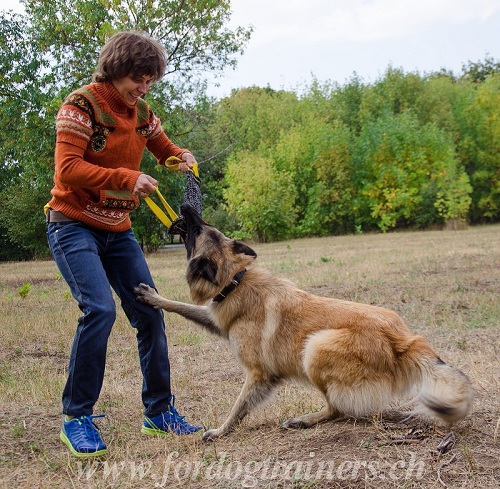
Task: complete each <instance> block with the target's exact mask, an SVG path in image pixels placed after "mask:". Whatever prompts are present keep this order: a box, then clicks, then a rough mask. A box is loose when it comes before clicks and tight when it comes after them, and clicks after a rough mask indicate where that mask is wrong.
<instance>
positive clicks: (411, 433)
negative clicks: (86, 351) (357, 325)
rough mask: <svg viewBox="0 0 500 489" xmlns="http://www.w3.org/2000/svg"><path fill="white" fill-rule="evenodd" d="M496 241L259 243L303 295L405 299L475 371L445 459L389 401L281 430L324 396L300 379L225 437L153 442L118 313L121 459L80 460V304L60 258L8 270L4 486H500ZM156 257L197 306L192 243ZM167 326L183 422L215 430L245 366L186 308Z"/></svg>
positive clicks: (115, 408) (115, 354) (407, 237)
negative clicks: (71, 437) (70, 420)
mask: <svg viewBox="0 0 500 489" xmlns="http://www.w3.org/2000/svg"><path fill="white" fill-rule="evenodd" d="M499 243H500V226H498V225H497V226H488V227H477V228H470V229H468V230H465V231H450V232H448V231H436V232H425V233H421V232H418V233H395V234H386V235H361V236H345V237H331V238H322V239H304V240H297V241H290V242H284V243H275V244H270V245H256V246H255V249H256V251H257V252H258V254H259V258H258V263H260V265H261V266H265V267H267V268H269V269H271V270H272V271H273V272H274V273H276V274H278V275H281V276H284V277H287V278H289V279H291V280H293V281H294V282H296V283H297V284H298V285H300V286H301V287H303V288H305V289H308V290H311V291H314V292H315V293H317V294H320V295H325V296H332V297H339V298H345V299H349V300H355V301H360V302H367V303H372V304H378V305H383V306H386V307H390V308H392V309H395V310H396V311H397V312H399V313H400V314H401V316H402V317H403V318H404V319H405V320H406V321H407V323H408V324H409V325H410V327H411V328H412V329H413V330H414V331H415V332H418V333H419V334H422V335H423V336H425V337H426V338H427V339H428V340H429V342H430V343H431V344H432V345H433V346H434V347H435V348H436V349H437V350H438V351H439V352H440V354H441V356H442V357H443V359H444V360H446V361H448V362H449V363H452V364H454V365H456V366H457V367H460V368H461V369H463V370H464V371H466V372H468V373H469V375H470V376H471V377H472V379H473V381H474V385H475V387H476V390H477V400H476V402H475V406H474V412H473V413H472V414H471V415H470V416H469V417H468V418H467V419H466V420H464V421H463V422H461V423H460V424H459V425H457V426H456V427H455V431H454V433H455V435H456V444H455V446H454V447H453V448H452V449H451V451H448V452H446V453H444V454H441V455H437V454H436V453H435V450H436V448H437V446H438V445H439V443H440V442H441V440H442V438H443V436H444V434H445V433H443V432H441V431H439V430H438V429H436V428H435V427H433V426H429V425H426V424H425V423H422V422H417V421H415V420H412V421H407V422H405V423H401V422H400V416H398V415H397V412H396V411H394V410H392V411H388V412H386V413H382V415H380V416H375V417H373V418H372V419H358V420H353V419H349V420H344V421H342V422H337V423H325V424H322V425H320V426H318V427H317V428H315V429H310V430H302V431H284V430H282V429H280V428H279V425H280V422H281V421H283V420H285V419H287V418H288V417H290V416H293V415H298V414H303V413H304V412H306V411H309V410H314V409H319V408H320V407H321V406H322V403H323V401H322V399H321V397H320V396H319V395H318V394H316V393H315V392H314V391H311V390H308V389H307V388H304V387H302V386H296V385H292V384H287V385H285V386H284V387H282V388H281V389H280V390H279V391H278V393H277V395H276V396H275V398H274V399H273V401H272V402H271V403H269V404H268V405H266V406H265V407H262V408H260V409H259V410H257V411H256V412H254V413H253V414H252V415H251V416H250V417H249V418H248V419H246V420H245V421H244V422H243V423H242V425H241V426H240V427H239V428H238V429H237V430H236V431H235V432H233V433H232V434H230V435H229V436H228V437H226V438H223V439H221V440H218V441H216V442H214V443H210V444H205V443H203V442H202V441H201V437H200V436H199V435H194V436H191V437H165V438H162V439H156V438H148V437H145V436H144V435H141V434H140V425H141V421H142V418H141V410H142V405H141V400H140V387H141V381H142V379H141V375H140V370H139V365H138V359H137V353H136V346H135V338H134V332H133V330H132V328H130V326H128V324H127V322H126V319H125V317H124V315H123V314H120V315H119V318H118V321H117V323H116V325H115V327H114V329H113V332H112V335H111V338H110V342H109V349H108V363H107V365H108V367H107V370H106V377H105V383H104V387H103V391H102V394H101V397H100V401H99V403H98V405H97V406H96V412H98V413H105V414H106V418H104V420H102V421H100V423H99V424H100V426H101V431H102V435H103V438H104V439H105V441H106V442H107V444H108V446H109V449H110V453H109V455H108V457H107V458H105V459H102V460H100V461H92V462H88V463H87V462H85V461H83V462H82V461H80V460H77V459H75V458H74V457H72V456H71V455H70V454H69V453H68V451H67V449H66V448H65V447H64V446H63V445H62V443H61V442H60V441H59V439H58V432H59V426H60V421H61V416H60V409H61V408H60V394H61V390H62V387H63V384H64V382H65V371H66V366H67V357H68V354H69V348H70V344H71V341H72V336H73V332H74V328H75V325H76V319H77V317H78V315H79V311H78V309H77V306H76V304H75V303H74V301H73V299H72V298H71V297H70V296H69V294H68V291H67V286H66V284H65V283H64V281H63V280H62V279H61V278H60V276H59V274H58V272H57V269H56V267H55V264H54V263H53V262H51V261H46V262H30V263H15V264H0V276H1V277H2V278H1V283H0V318H1V324H2V326H1V328H0V487H1V488H13V487H19V488H30V489H33V488H71V487H79V488H80V487H82V488H150V487H169V488H175V487H179V488H181V487H182V488H212V487H218V488H237V487H259V488H264V487H266V488H332V487H339V488H340V487H342V488H375V487H377V488H380V487H383V488H393V487H394V488H441V487H449V488H476V487H477V488H497V487H499V486H500V462H499V459H500V407H499V403H498V399H499V397H500V380H499V379H500V376H499V375H498V372H499V370H500V362H499V355H498V351H499V341H498V333H499V330H498V325H499V318H500V300H499V297H500V294H499V292H500V245H499ZM148 261H149V263H150V266H151V269H152V271H153V275H154V277H155V280H156V282H157V286H158V288H159V290H160V292H161V293H162V294H163V295H166V296H168V297H171V298H174V299H180V300H189V299H188V292H187V286H186V284H185V281H184V267H185V252H184V250H183V249H174V250H169V251H162V252H159V253H156V254H154V255H151V256H149V257H148ZM28 284H29V285H28ZM23 295H25V297H23ZM167 321H168V336H169V342H170V357H171V364H172V376H173V390H174V392H175V394H176V397H177V407H178V409H179V411H180V412H181V413H182V414H186V415H187V419H188V420H190V421H192V422H198V423H203V424H204V425H205V426H206V427H215V426H217V425H219V424H220V423H221V421H222V420H223V419H224V417H225V416H226V414H227V413H228V411H229V409H230V407H231V406H232V404H233V401H234V400H235V398H236V396H237V394H238V392H239V390H240V387H241V383H242V381H243V375H242V372H241V370H240V368H239V366H238V365H237V364H236V362H235V360H234V359H233V358H232V357H231V355H230V353H229V350H228V347H227V345H226V344H225V343H223V342H222V341H221V340H219V339H216V338H214V337H211V336H209V335H207V334H206V333H204V332H203V331H201V330H200V329H199V328H197V327H196V326H195V325H193V324H190V323H188V322H187V321H185V320H184V319H181V318H179V317H176V316H169V317H168V318H167ZM98 422H99V421H98Z"/></svg>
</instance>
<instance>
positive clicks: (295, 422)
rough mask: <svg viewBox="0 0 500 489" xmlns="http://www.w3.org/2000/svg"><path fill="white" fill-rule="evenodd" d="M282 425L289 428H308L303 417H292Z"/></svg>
mask: <svg viewBox="0 0 500 489" xmlns="http://www.w3.org/2000/svg"><path fill="white" fill-rule="evenodd" d="M281 427H282V428H285V429H287V430H301V429H304V428H308V425H307V424H306V423H304V421H303V420H302V419H301V418H291V419H288V420H287V421H285V422H284V423H282V425H281Z"/></svg>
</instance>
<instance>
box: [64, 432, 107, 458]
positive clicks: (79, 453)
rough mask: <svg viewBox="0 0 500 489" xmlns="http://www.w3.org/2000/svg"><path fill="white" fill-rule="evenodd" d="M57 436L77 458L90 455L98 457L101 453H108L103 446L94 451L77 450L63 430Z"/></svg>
mask: <svg viewBox="0 0 500 489" xmlns="http://www.w3.org/2000/svg"><path fill="white" fill-rule="evenodd" d="M59 438H60V439H61V441H62V442H63V443H64V444H65V445H66V446H67V447H68V448H69V450H70V452H71V453H72V454H73V455H75V456H76V457H79V458H90V457H100V456H101V455H106V454H107V453H108V449H107V448H104V449H103V450H97V451H95V452H77V451H76V450H75V449H74V448H73V445H72V444H71V442H70V441H69V439H68V437H67V436H66V435H65V434H64V432H63V431H61V432H60V433H59Z"/></svg>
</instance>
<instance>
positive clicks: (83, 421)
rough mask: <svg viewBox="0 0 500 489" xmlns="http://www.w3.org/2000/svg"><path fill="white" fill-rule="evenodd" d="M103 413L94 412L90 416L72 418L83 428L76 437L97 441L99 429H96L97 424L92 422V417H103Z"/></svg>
mask: <svg viewBox="0 0 500 489" xmlns="http://www.w3.org/2000/svg"><path fill="white" fill-rule="evenodd" d="M104 416H105V415H104V414H94V415H91V416H81V417H79V418H74V419H76V420H77V421H78V424H79V426H80V427H82V428H83V430H82V431H80V432H79V433H78V434H77V436H76V437H77V439H78V441H80V440H81V439H82V438H83V437H86V438H92V439H93V440H94V441H95V442H99V441H100V440H99V431H98V430H97V426H96V425H95V424H94V421H93V420H94V419H96V418H104Z"/></svg>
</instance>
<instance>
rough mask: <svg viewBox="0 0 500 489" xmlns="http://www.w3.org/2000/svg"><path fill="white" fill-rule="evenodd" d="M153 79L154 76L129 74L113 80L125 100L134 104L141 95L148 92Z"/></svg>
mask: <svg viewBox="0 0 500 489" xmlns="http://www.w3.org/2000/svg"><path fill="white" fill-rule="evenodd" d="M153 81H154V79H153V77H151V76H147V75H144V76H133V75H127V76H124V77H123V78H118V80H113V82H112V83H113V85H114V87H115V88H116V90H117V91H118V93H119V94H120V95H121V96H122V97H123V98H124V100H125V102H126V103H127V104H128V105H131V106H134V105H136V104H137V100H138V99H139V98H140V97H142V96H143V95H146V93H148V90H149V88H150V87H151V85H152V84H153Z"/></svg>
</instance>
